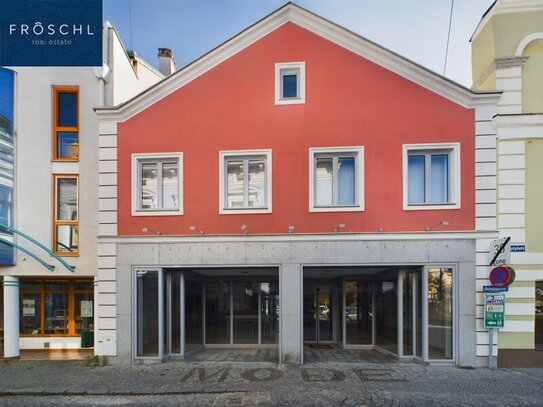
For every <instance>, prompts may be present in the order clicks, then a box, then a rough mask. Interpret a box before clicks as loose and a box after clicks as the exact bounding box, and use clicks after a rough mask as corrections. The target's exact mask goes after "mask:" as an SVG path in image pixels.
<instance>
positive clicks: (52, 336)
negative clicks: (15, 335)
mask: <svg viewBox="0 0 543 407" xmlns="http://www.w3.org/2000/svg"><path fill="white" fill-rule="evenodd" d="M19 336H20V337H21V338H79V337H81V334H74V335H70V334H35V335H33V334H19Z"/></svg>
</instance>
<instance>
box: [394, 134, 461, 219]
mask: <svg viewBox="0 0 543 407" xmlns="http://www.w3.org/2000/svg"><path fill="white" fill-rule="evenodd" d="M402 148H403V153H402V161H403V174H402V178H403V182H402V183H403V210H404V211H424V210H448V209H460V207H461V206H460V202H461V188H460V184H461V178H460V165H461V162H462V160H461V159H460V143H432V144H404V145H403V146H402ZM417 150H420V151H432V150H450V153H449V157H450V160H449V169H451V171H450V173H449V193H450V195H451V199H450V201H451V203H446V204H436V205H409V204H408V185H407V183H408V181H407V170H408V168H407V157H408V153H409V152H410V151H417ZM451 167H452V168H451Z"/></svg>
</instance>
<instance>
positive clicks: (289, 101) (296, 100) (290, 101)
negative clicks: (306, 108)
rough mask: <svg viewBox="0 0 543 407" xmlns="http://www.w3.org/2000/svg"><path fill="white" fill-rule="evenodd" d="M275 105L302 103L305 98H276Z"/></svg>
mask: <svg viewBox="0 0 543 407" xmlns="http://www.w3.org/2000/svg"><path fill="white" fill-rule="evenodd" d="M275 104H276V105H303V104H305V98H287V99H276V100H275Z"/></svg>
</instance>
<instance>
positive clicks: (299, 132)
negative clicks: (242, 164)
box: [118, 23, 475, 235]
mask: <svg viewBox="0 0 543 407" xmlns="http://www.w3.org/2000/svg"><path fill="white" fill-rule="evenodd" d="M298 61H305V69H306V103H305V104H303V105H286V106H285V105H283V106H276V105H275V104H274V87H275V63H277V62H298ZM474 127H475V126H474V112H473V110H472V109H466V108H464V107H462V106H459V105H457V104H455V103H453V102H451V101H449V100H447V99H445V98H443V97H440V96H438V95H436V94H434V93H432V92H430V91H428V90H426V89H424V88H422V87H420V86H418V85H416V84H414V83H412V82H410V81H408V80H406V79H404V78H402V77H400V76H398V75H396V74H394V73H392V72H390V71H388V70H386V69H384V68H382V67H380V66H378V65H375V64H374V63H371V62H369V61H367V60H365V59H363V58H361V57H359V56H357V55H355V54H353V53H351V52H349V51H346V50H345V49H343V48H341V47H339V46H337V45H335V44H333V43H331V42H328V41H326V40H324V39H323V38H321V37H319V36H317V35H315V34H313V33H311V32H309V31H306V30H304V29H302V28H300V27H298V26H296V25H294V24H292V23H288V24H286V25H284V26H282V27H281V28H279V29H277V30H276V31H274V32H272V33H271V34H269V35H268V36H266V37H265V38H263V39H262V40H260V41H258V42H257V43H256V44H254V45H252V46H250V47H248V48H246V49H245V50H244V51H242V52H240V53H239V54H237V55H235V56H234V57H232V58H230V59H229V60H227V61H225V62H223V63H222V64H220V65H219V66H217V67H216V68H214V69H212V70H211V71H209V72H207V73H206V74H204V75H202V76H201V77H199V78H198V79H196V80H194V81H192V82H191V83H189V84H188V85H186V86H184V87H183V88H181V89H179V90H178V91H176V92H174V93H173V94H171V95H169V96H167V97H165V98H164V99H162V100H161V101H159V102H157V103H155V104H154V105H152V106H151V107H149V108H148V109H146V110H145V111H143V112H141V113H139V114H138V115H136V116H134V117H133V118H131V119H130V120H128V121H126V122H124V123H119V127H118V136H119V137H118V160H119V161H118V165H119V167H118V175H119V178H118V183H119V184H118V197H119V198H118V230H119V235H141V234H143V233H142V228H143V227H151V228H152V229H154V230H156V231H160V232H161V233H162V234H163V235H181V234H195V232H191V231H190V230H189V226H191V225H196V226H198V227H199V228H201V229H203V230H204V231H205V232H206V234H240V233H241V231H240V226H241V225H242V224H247V225H248V228H249V232H250V234H260V233H263V234H267V233H286V232H287V228H288V225H295V226H296V232H297V233H306V232H307V233H319V232H324V233H326V232H331V231H332V230H333V229H334V227H335V226H336V225H337V224H338V223H345V224H346V228H345V230H344V231H345V232H376V231H378V230H379V228H381V227H384V228H385V230H386V231H387V232H392V231H421V230H424V229H425V227H427V226H429V225H433V224H436V223H439V222H440V221H442V220H447V221H449V223H450V225H449V226H448V227H441V228H440V229H441V230H473V229H474V225H475V203H474V201H475V187H474V179H475V175H474V168H475V164H474V158H475V157H474V155H475V152H474V151H475V147H474V140H475V135H474ZM434 142H436V143H437V142H460V143H461V144H462V146H461V157H462V164H461V174H462V182H461V186H462V191H461V197H462V202H461V209H456V210H455V209H449V210H427V211H404V210H403V209H402V208H403V203H402V202H403V192H402V144H406V143H434ZM358 145H363V146H364V147H365V211H364V212H351V213H349V212H347V213H345V212H343V213H310V212H309V211H308V207H309V191H308V189H309V180H308V178H309V173H308V167H309V164H308V160H309V152H308V151H309V148H310V147H324V146H358ZM237 149H272V156H273V158H272V160H273V213H271V214H254V215H251V214H249V215H220V214H219V213H218V208H219V151H220V150H237ZM172 151H175V152H177V151H182V152H183V153H184V161H185V162H184V215H182V216H173V217H172V216H165V217H132V216H131V154H133V153H146V152H172Z"/></svg>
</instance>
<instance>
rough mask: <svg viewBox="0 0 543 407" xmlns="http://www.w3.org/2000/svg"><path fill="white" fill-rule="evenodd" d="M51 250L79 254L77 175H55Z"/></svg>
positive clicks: (59, 252) (63, 253)
mask: <svg viewBox="0 0 543 407" xmlns="http://www.w3.org/2000/svg"><path fill="white" fill-rule="evenodd" d="M53 178H54V184H55V186H54V188H55V197H54V200H55V201H54V204H55V216H54V222H53V223H54V225H53V242H54V244H53V250H54V252H55V253H57V254H60V255H66V256H75V255H78V254H79V191H78V190H79V188H78V181H79V178H78V176H77V175H55V176H54V177H53Z"/></svg>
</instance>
